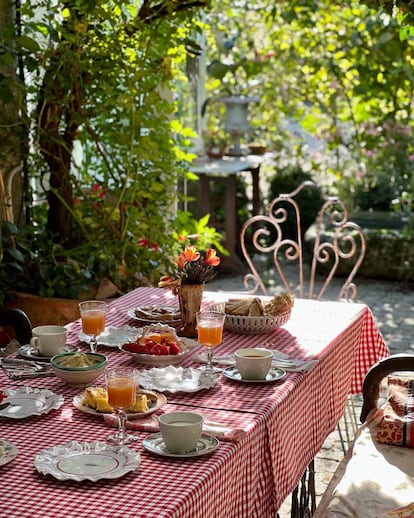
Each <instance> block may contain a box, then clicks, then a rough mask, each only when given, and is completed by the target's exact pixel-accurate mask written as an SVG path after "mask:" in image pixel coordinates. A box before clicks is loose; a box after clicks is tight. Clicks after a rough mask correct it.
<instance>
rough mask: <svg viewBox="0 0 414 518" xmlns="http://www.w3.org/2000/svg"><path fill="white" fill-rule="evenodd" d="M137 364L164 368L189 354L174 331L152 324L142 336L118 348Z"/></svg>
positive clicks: (171, 328) (164, 326)
mask: <svg viewBox="0 0 414 518" xmlns="http://www.w3.org/2000/svg"><path fill="white" fill-rule="evenodd" d="M119 348H120V350H121V351H122V352H124V353H126V354H129V355H130V356H131V357H132V358H133V359H134V360H135V361H136V362H137V363H140V364H142V365H151V366H153V367H166V366H167V365H176V364H177V363H181V362H182V361H183V359H184V357H185V356H186V354H187V353H188V352H189V348H188V347H187V345H186V343H185V342H184V341H183V340H181V339H180V338H179V337H178V336H177V334H176V332H175V329H174V328H173V327H171V326H168V325H165V324H152V325H149V326H146V327H144V328H143V332H142V335H141V336H140V337H139V338H138V339H137V340H136V341H134V342H128V343H125V344H122V345H120V346H119Z"/></svg>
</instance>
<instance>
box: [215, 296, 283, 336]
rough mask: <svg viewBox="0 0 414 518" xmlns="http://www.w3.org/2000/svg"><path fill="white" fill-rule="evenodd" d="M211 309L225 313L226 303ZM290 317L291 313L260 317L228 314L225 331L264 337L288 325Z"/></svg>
mask: <svg viewBox="0 0 414 518" xmlns="http://www.w3.org/2000/svg"><path fill="white" fill-rule="evenodd" d="M210 309H211V310H212V311H223V312H224V303H223V302H222V303H220V304H214V305H213V306H211V307H210ZM290 315H291V311H289V312H287V313H285V314H283V315H266V316H260V317H249V316H241V315H228V314H226V320H225V321H224V329H225V330H226V331H230V332H232V333H237V334H239V335H264V334H266V333H270V332H271V331H273V330H274V329H276V328H277V327H281V326H283V325H284V324H286V322H287V321H288V320H289V318H290Z"/></svg>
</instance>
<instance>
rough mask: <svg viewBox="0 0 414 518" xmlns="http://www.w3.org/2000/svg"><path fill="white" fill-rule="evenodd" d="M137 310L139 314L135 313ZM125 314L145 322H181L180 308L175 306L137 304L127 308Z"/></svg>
mask: <svg viewBox="0 0 414 518" xmlns="http://www.w3.org/2000/svg"><path fill="white" fill-rule="evenodd" d="M137 310H138V311H139V312H141V313H140V316H138V315H137V313H136V312H137ZM127 314H128V316H129V318H132V319H133V320H138V322H142V323H145V324H155V323H157V322H161V323H162V324H168V325H172V326H175V325H176V324H178V323H180V322H181V316H180V309H179V308H178V307H177V306H163V305H153V306H137V307H135V308H130V309H128V311H127Z"/></svg>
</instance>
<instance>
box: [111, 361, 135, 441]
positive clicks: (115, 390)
mask: <svg viewBox="0 0 414 518" xmlns="http://www.w3.org/2000/svg"><path fill="white" fill-rule="evenodd" d="M105 375H106V390H107V391H108V403H109V404H110V405H111V406H112V408H113V409H114V410H115V412H116V413H117V415H118V431H117V432H116V433H115V434H113V435H109V436H108V437H107V440H108V442H110V443H112V444H118V445H122V444H128V443H130V442H133V441H136V440H137V439H138V437H137V436H136V435H133V434H129V433H127V431H126V423H127V409H128V408H129V407H131V406H132V405H134V404H135V401H136V398H137V371H136V370H135V369H131V368H129V367H114V368H111V369H107V371H106V373H105Z"/></svg>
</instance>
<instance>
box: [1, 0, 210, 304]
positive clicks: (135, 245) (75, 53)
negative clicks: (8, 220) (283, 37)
mask: <svg viewBox="0 0 414 518" xmlns="http://www.w3.org/2000/svg"><path fill="white" fill-rule="evenodd" d="M205 4H206V2H205V1H202V0H187V1H183V2H179V3H178V4H177V3H176V2H174V1H170V0H165V1H162V2H154V1H152V0H146V1H144V2H139V3H136V2H130V1H129V0H113V1H110V2H102V1H101V0H96V1H92V2H90V1H78V0H70V1H68V2H65V3H64V4H62V3H59V2H56V3H53V4H52V5H51V4H50V2H48V1H47V0H45V1H43V0H41V1H39V2H24V3H23V5H22V7H21V9H20V10H19V12H18V19H19V20H20V26H19V31H20V35H19V33H16V32H14V31H13V29H12V27H11V26H10V27H9V28H8V30H7V31H5V35H6V36H8V40H7V39H6V40H5V41H4V42H3V44H2V53H1V55H0V60H1V64H5V63H7V61H8V60H10V59H11V58H12V54H14V53H15V52H17V53H18V54H19V56H20V60H21V65H22V68H21V70H22V76H21V81H20V82H19V83H18V85H17V88H16V84H15V83H13V82H11V81H7V80H6V78H5V76H3V77H2V79H3V81H0V97H1V98H2V99H3V100H6V102H7V100H8V99H9V100H14V101H15V100H16V98H17V97H18V98H19V99H20V101H21V105H20V109H21V114H22V118H21V121H20V126H21V127H22V128H23V129H24V133H25V135H26V139H27V146H26V160H25V162H26V171H25V173H26V177H27V178H28V181H29V182H30V186H31V189H32V200H31V203H30V207H31V211H30V214H29V218H28V220H29V223H30V224H29V225H28V226H27V225H23V226H21V229H20V233H19V235H18V236H17V241H18V242H19V243H21V244H22V245H23V246H22V247H21V249H20V251H21V252H22V253H23V252H24V254H23V256H22V255H20V254H18V252H16V250H10V249H8V250H6V252H7V253H6V254H5V262H7V265H8V268H10V267H12V266H14V268H15V272H14V273H15V274H16V275H17V273H16V272H19V275H20V278H21V282H20V284H19V287H20V288H25V289H27V290H28V291H39V290H40V292H41V294H43V295H49V296H50V295H60V296H64V295H67V296H74V294H75V293H76V292H78V291H79V290H80V289H85V286H87V285H88V284H90V283H93V282H97V281H99V279H101V278H103V277H108V278H110V280H112V281H113V282H114V283H115V284H116V285H117V286H118V287H119V289H120V290H125V289H129V288H131V287H133V286H136V285H139V284H140V283H147V282H156V281H157V280H158V277H159V275H160V273H162V272H165V271H167V270H168V269H169V267H170V262H169V257H170V256H172V255H173V254H174V253H175V252H176V250H178V249H179V248H180V247H181V246H182V244H183V243H182V242H179V241H178V239H177V237H178V236H179V235H180V237H181V241H183V240H184V237H182V236H183V235H188V234H189V233H191V230H201V231H203V230H204V228H201V226H199V227H198V229H196V228H195V227H196V226H197V222H189V221H188V217H187V216H185V215H180V217H179V218H178V219H177V211H176V207H177V204H178V202H179V199H180V198H179V193H178V192H177V189H176V186H177V183H178V181H179V179H180V178H181V179H182V178H184V177H185V175H186V171H187V167H186V163H187V161H188V155H187V154H186V153H185V141H186V139H188V136H189V135H190V134H191V133H189V131H186V130H185V128H183V127H182V125H181V124H180V122H179V121H178V119H177V118H176V109H177V108H176V104H175V102H174V98H173V96H172V93H171V92H172V82H173V80H174V81H176V80H177V78H178V77H179V76H180V74H181V75H182V72H181V71H180V70H181V69H183V62H184V61H185V57H186V52H195V51H196V50H197V47H193V46H192V45H193V43H192V39H194V35H195V34H196V33H197V30H198V22H197V18H196V13H197V10H198V9H199V8H200V7H203V6H205ZM16 44H17V46H16V47H14V46H15V45H16ZM183 218H185V226H183V221H184V219H183ZM188 223H189V225H188ZM189 227H190V228H189ZM202 227H205V222H204V223H203V224H202ZM206 230H207V231H206V232H205V233H204V235H203V236H204V237H206V236H207V238H209V239H211V242H209V243H207V244H215V241H216V240H217V239H218V237H219V236H218V235H216V234H215V233H214V232H211V231H209V229H206ZM174 236H175V237H174ZM203 236H201V238H202V239H201V241H202V240H203ZM8 243H9V245H10V244H11V245H14V244H15V243H16V241H15V239H13V240H12V241H8ZM201 244H202V245H204V246H205V245H206V243H203V242H202V243H201ZM9 248H10V247H9ZM28 250H30V253H29V254H28V253H27V251H28ZM10 251H11V252H12V254H13V256H14V259H15V262H14V263H12V262H10V254H9V252H10ZM16 255H17V256H18V259H19V261H18V262H16ZM7 259H8V261H6V260H7ZM3 276H4V279H5V282H7V278H9V277H10V275H9V270H6V271H3Z"/></svg>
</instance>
